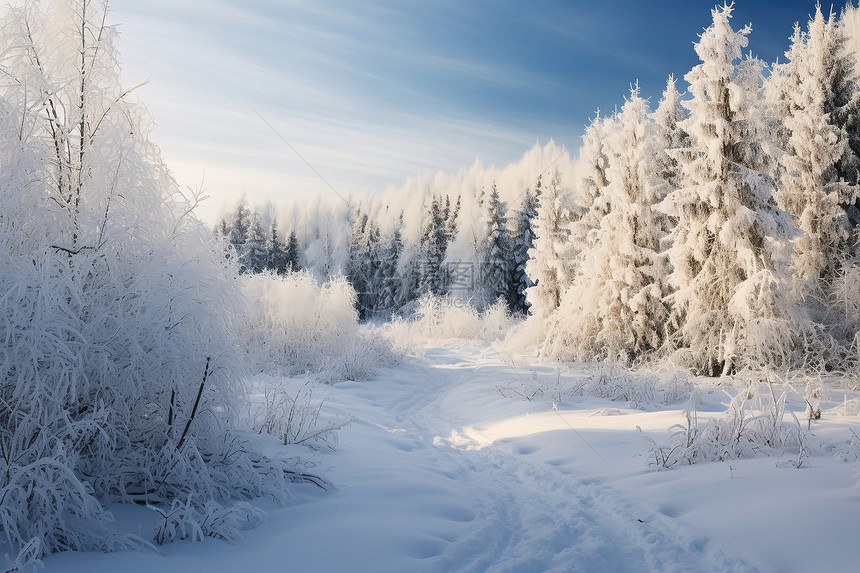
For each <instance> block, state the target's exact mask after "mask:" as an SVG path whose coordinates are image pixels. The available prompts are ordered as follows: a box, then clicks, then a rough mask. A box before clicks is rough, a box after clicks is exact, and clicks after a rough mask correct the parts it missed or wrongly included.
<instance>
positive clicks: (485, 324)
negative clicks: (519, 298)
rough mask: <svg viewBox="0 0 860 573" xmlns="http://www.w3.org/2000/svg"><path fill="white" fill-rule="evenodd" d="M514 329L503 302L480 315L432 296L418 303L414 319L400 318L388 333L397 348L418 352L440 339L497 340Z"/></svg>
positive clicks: (466, 304)
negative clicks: (419, 349)
mask: <svg viewBox="0 0 860 573" xmlns="http://www.w3.org/2000/svg"><path fill="white" fill-rule="evenodd" d="M510 325H511V315H510V312H509V311H508V307H507V304H506V302H505V301H504V299H502V298H499V299H498V300H497V301H496V302H495V303H494V304H492V305H490V306H489V307H487V309H486V310H484V312H478V310H477V309H476V308H475V307H474V306H473V305H472V304H471V303H470V302H468V301H463V300H460V299H455V298H451V297H439V296H435V295H432V294H429V293H428V294H425V295H424V296H422V297H421V298H420V299H419V300H418V303H417V306H416V308H415V311H414V314H413V316H412V317H411V318H407V319H403V318H396V319H395V320H394V321H392V322H391V323H390V324H388V325H387V326H386V330H387V335H388V338H389V339H390V340H391V341H392V344H394V346H395V347H396V348H399V349H408V350H415V349H416V348H419V347H421V346H423V345H425V344H426V343H427V342H428V341H431V340H439V339H450V338H458V339H462V340H497V339H499V338H501V337H503V336H504V335H505V334H506V332H507V331H508V328H509V327H510Z"/></svg>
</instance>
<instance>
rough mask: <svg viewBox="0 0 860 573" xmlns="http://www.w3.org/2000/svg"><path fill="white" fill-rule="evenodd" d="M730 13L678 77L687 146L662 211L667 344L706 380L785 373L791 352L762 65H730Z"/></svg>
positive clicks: (735, 45) (741, 37) (734, 58)
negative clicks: (762, 367) (672, 319)
mask: <svg viewBox="0 0 860 573" xmlns="http://www.w3.org/2000/svg"><path fill="white" fill-rule="evenodd" d="M731 13H732V7H731V6H730V5H725V6H722V7H720V8H717V9H714V10H713V11H712V16H713V23H712V24H711V26H709V27H708V29H707V30H705V32H704V33H703V34H702V35H701V36H700V40H699V42H698V43H697V44H696V46H695V49H696V53H697V54H698V55H699V58H700V59H701V62H702V63H701V64H700V65H698V66H696V67H695V68H693V69H692V70H691V71H690V72H689V73H688V74H687V75H686V76H685V79H686V80H687V82H688V83H689V85H690V90H689V91H690V93H691V95H692V99H690V100H688V101H685V106H686V107H687V109H688V110H689V112H690V116H689V117H688V118H687V119H685V120H684V121H683V122H681V127H682V129H683V130H684V131H685V132H687V133H688V134H689V136H690V147H689V148H685V149H680V150H676V151H675V152H674V156H675V157H676V158H677V159H678V161H679V162H680V164H681V170H682V178H681V187H680V188H679V189H676V190H674V191H672V192H670V193H669V195H668V196H667V197H666V199H665V200H664V201H663V202H662V203H661V210H662V211H663V212H665V213H666V214H668V215H670V216H672V217H675V218H677V221H678V223H677V226H676V227H675V230H674V231H673V235H672V247H671V249H670V250H669V257H670V260H671V262H672V264H673V267H674V270H673V272H672V274H671V276H670V282H671V285H672V286H673V287H674V288H675V289H676V290H675V292H674V293H673V294H672V295H671V301H672V302H673V303H674V312H675V314H676V319H677V322H678V324H679V326H680V330H679V332H678V333H677V339H676V341H675V342H676V343H677V345H678V346H679V347H681V348H683V349H685V350H684V351H683V353H682V354H683V356H684V357H686V360H687V361H688V362H689V363H690V364H691V365H693V366H696V367H698V368H699V369H700V370H701V371H703V372H705V373H708V374H711V375H718V374H720V373H721V372H729V371H731V370H732V369H734V368H735V367H736V366H738V365H740V364H742V363H752V364H767V365H771V366H777V365H785V364H786V363H787V362H788V357H787V356H786V353H787V352H790V350H791V347H792V345H793V333H792V329H791V320H790V318H791V308H790V305H789V304H788V302H787V301H785V300H784V297H783V293H784V291H785V289H784V284H783V283H784V273H785V266H784V264H783V263H784V260H783V258H782V257H781V256H780V255H781V254H782V253H780V251H778V250H777V247H778V245H780V244H784V243H785V242H786V239H787V238H788V237H789V236H790V234H791V230H790V229H791V228H792V227H791V225H790V222H789V221H788V219H787V216H786V215H785V214H784V212H782V211H780V210H778V209H777V208H776V207H775V206H774V205H773V204H772V200H771V193H772V180H771V178H770V177H769V176H768V174H767V173H766V170H767V168H768V167H767V156H766V155H765V153H764V152H765V150H766V149H767V148H768V146H769V143H770V141H769V137H770V134H769V133H768V132H767V130H766V127H767V126H766V123H765V122H763V121H762V118H763V116H764V106H763V104H762V101H761V92H762V90H761V86H760V82H761V73H762V68H763V66H762V64H761V62H759V61H758V60H755V59H752V58H747V59H744V60H741V61H739V60H740V59H741V51H742V49H743V48H744V47H746V45H747V35H748V34H749V33H750V27H749V26H747V27H745V28H743V29H741V30H740V31H738V32H736V31H734V30H733V29H732V28H731V25H730V23H729V19H730V18H731Z"/></svg>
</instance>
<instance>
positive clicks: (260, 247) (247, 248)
mask: <svg viewBox="0 0 860 573" xmlns="http://www.w3.org/2000/svg"><path fill="white" fill-rule="evenodd" d="M267 259H268V253H267V251H266V232H265V231H264V230H263V222H262V220H261V218H260V213H259V212H258V211H254V212H253V213H251V225H250V227H249V228H248V238H247V240H246V241H245V245H244V250H243V251H242V254H241V255H240V256H239V264H240V265H241V267H242V268H244V269H245V272H248V273H251V274H259V273H261V272H263V271H264V270H265V268H266V261H267Z"/></svg>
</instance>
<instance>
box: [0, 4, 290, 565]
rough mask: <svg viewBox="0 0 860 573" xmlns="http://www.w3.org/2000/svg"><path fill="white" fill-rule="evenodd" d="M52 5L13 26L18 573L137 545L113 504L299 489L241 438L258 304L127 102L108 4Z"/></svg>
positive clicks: (2, 62) (3, 111)
mask: <svg viewBox="0 0 860 573" xmlns="http://www.w3.org/2000/svg"><path fill="white" fill-rule="evenodd" d="M42 6H43V4H41V3H33V4H25V5H24V6H22V7H17V8H10V9H7V10H6V11H5V12H4V13H3V18H2V24H0V26H2V31H0V44H2V49H0V54H2V55H0V68H2V71H3V75H4V77H5V78H6V80H5V81H3V82H0V165H2V169H0V204H2V211H0V293H2V296H0V331H2V332H3V333H4V335H3V340H4V342H3V344H1V345H0V364H2V365H3V366H2V368H3V376H2V379H0V536H2V540H3V541H2V542H0V544H3V545H5V549H4V552H6V553H9V552H11V554H12V556H13V558H14V556H15V553H16V552H19V551H21V553H19V556H18V559H15V561H16V562H17V566H24V565H26V562H28V561H29V562H34V561H35V560H38V559H39V558H40V557H41V556H42V555H45V554H48V553H52V552H57V551H65V550H93V549H97V550H112V549H117V548H120V547H124V546H128V545H134V544H136V543H137V541H135V538H133V537H129V536H121V535H117V534H115V533H114V532H112V531H110V528H109V522H110V515H109V513H108V512H107V511H106V510H105V509H104V507H105V504H106V503H108V502H111V501H116V500H122V501H137V502H141V503H143V502H147V503H149V504H151V505H153V506H164V507H166V508H169V507H170V506H171V503H172V502H174V501H175V500H181V501H182V503H188V504H189V505H190V506H191V507H192V509H193V510H194V511H200V512H203V511H206V509H209V508H211V507H213V506H212V505H211V503H215V501H214V500H222V501H223V500H226V499H230V498H235V497H248V496H258V495H261V494H265V493H271V494H272V495H276V496H283V494H284V487H285V480H287V479H288V478H289V477H290V474H289V473H285V470H286V469H288V468H285V467H284V466H283V465H282V464H281V463H275V462H270V461H267V460H266V459H264V458H262V457H260V456H258V455H256V454H254V453H253V452H252V451H251V450H250V449H249V446H248V445H247V444H245V443H244V441H243V440H242V439H241V438H240V437H239V435H238V434H237V433H236V431H235V430H234V427H235V425H234V411H235V408H234V403H235V402H234V398H235V394H236V392H237V391H238V390H239V387H238V385H237V380H238V379H239V378H238V377H239V375H241V373H242V370H241V369H240V368H239V365H238V364H237V362H236V361H235V359H234V356H235V351H234V346H233V343H232V339H231V337H230V334H229V333H230V324H229V322H230V321H231V317H233V316H235V315H236V314H237V311H238V309H237V308H235V307H234V306H233V305H234V302H233V301H234V300H236V299H237V298H238V297H237V296H236V292H235V288H234V287H233V286H232V285H231V284H230V283H229V282H227V281H226V280H224V279H223V278H221V277H223V276H224V275H223V273H222V270H221V269H220V268H219V267H218V266H217V262H216V259H215V256H214V254H213V250H212V248H211V247H212V244H211V240H210V239H211V235H210V234H209V233H208V232H207V230H206V229H205V228H204V226H203V225H202V224H201V223H200V222H199V221H198V220H197V219H195V218H194V217H193V216H192V215H190V212H191V209H192V208H193V206H194V202H195V201H196V198H195V197H194V196H193V195H188V196H187V199H186V198H183V195H182V194H181V192H180V190H179V189H178V187H177V185H176V183H175V182H174V181H173V180H172V178H171V177H170V175H169V173H168V171H167V169H166V167H165V166H164V164H163V162H162V160H161V156H160V153H159V151H158V149H157V148H156V147H155V146H154V145H153V144H152V143H151V142H150V141H149V139H148V137H147V134H148V132H149V130H150V129H151V121H150V120H149V119H148V116H147V113H146V111H145V110H144V109H143V108H142V107H141V106H139V105H137V104H135V103H133V102H132V101H130V98H131V95H130V93H129V90H126V89H124V88H123V87H122V86H121V85H120V82H119V77H118V69H119V66H118V63H117V58H116V51H115V49H114V40H115V38H116V30H115V28H113V27H111V26H106V25H105V24H104V18H105V12H106V6H105V5H103V4H101V3H96V2H90V1H86V0H75V1H71V2H69V3H63V2H60V3H56V4H53V5H52V7H51V9H50V10H49V11H47V12H46V11H43V9H42ZM207 504H208V505H207ZM204 506H205V509H204ZM210 533H212V534H214V535H217V534H218V532H217V531H211V530H210ZM224 533H225V534H227V535H231V533H229V532H226V531H225V532H224ZM22 550H23V551H22Z"/></svg>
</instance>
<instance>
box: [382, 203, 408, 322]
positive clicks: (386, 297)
mask: <svg viewBox="0 0 860 573" xmlns="http://www.w3.org/2000/svg"><path fill="white" fill-rule="evenodd" d="M402 228H403V213H401V214H400V218H399V219H398V222H397V225H395V227H394V228H393V229H392V230H391V233H390V235H389V236H388V239H387V241H386V246H385V248H384V249H383V250H382V256H381V259H380V266H379V271H378V280H377V283H378V285H379V288H378V293H379V294H378V297H377V307H376V314H377V315H378V316H383V317H385V318H389V317H390V316H391V315H392V313H394V312H396V311H397V310H398V309H399V308H400V307H401V306H403V304H404V302H405V301H404V300H403V295H404V286H405V285H404V284H403V278H402V276H401V274H400V272H399V268H400V258H401V255H402V253H403V238H402V231H401V229H402Z"/></svg>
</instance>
